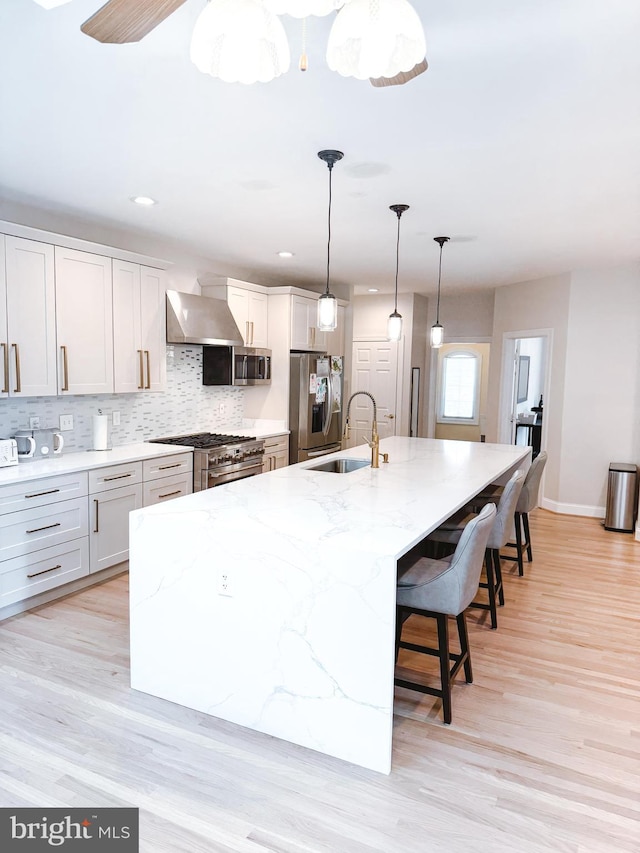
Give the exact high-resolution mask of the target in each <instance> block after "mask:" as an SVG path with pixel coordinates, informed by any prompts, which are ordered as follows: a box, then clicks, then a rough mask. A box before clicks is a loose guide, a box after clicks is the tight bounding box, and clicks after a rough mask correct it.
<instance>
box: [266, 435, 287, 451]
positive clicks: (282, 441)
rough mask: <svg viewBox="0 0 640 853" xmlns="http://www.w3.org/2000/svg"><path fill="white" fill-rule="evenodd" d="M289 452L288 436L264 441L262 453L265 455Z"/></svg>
mask: <svg viewBox="0 0 640 853" xmlns="http://www.w3.org/2000/svg"><path fill="white" fill-rule="evenodd" d="M283 450H284V451H286V452H287V453H288V452H289V436H288V435H285V436H276V437H275V438H265V440H264V452H265V455H267V454H268V453H278V452H280V451H283Z"/></svg>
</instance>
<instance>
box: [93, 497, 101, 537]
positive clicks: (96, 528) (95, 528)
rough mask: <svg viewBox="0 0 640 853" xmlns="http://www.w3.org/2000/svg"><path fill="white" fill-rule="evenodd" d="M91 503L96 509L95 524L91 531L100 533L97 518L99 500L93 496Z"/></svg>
mask: <svg viewBox="0 0 640 853" xmlns="http://www.w3.org/2000/svg"><path fill="white" fill-rule="evenodd" d="M93 503H94V506H95V509H96V526H95V527H94V528H93V532H94V533H100V525H99V523H98V521H99V519H98V507H99V506H100V502H99V501H98V500H97V499H96V498H94V499H93Z"/></svg>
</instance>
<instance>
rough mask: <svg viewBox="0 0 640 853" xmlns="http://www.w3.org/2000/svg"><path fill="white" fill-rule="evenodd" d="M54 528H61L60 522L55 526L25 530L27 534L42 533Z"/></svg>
mask: <svg viewBox="0 0 640 853" xmlns="http://www.w3.org/2000/svg"><path fill="white" fill-rule="evenodd" d="M53 527H60V522H59V521H56V523H55V524H47V525H46V527H34V528H33V530H25V533H40V531H41V530H51V529H52V528H53Z"/></svg>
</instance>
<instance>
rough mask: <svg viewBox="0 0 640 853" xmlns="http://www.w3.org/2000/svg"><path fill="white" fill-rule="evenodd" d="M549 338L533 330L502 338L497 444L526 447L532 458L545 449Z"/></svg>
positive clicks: (545, 332) (544, 331)
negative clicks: (529, 448)
mask: <svg viewBox="0 0 640 853" xmlns="http://www.w3.org/2000/svg"><path fill="white" fill-rule="evenodd" d="M552 336H553V330H552V329H536V330H530V331H526V332H524V331H523V332H506V333H505V335H504V337H503V349H502V351H503V362H502V378H501V393H500V412H499V424H498V441H499V442H500V443H501V444H519V445H524V446H527V445H528V446H530V447H531V448H532V456H533V458H534V459H535V457H536V456H537V455H538V453H540V450H541V449H544V447H545V446H546V425H547V422H548V404H549V382H550V375H551V344H552ZM545 416H546V417H545Z"/></svg>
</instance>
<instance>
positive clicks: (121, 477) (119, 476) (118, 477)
mask: <svg viewBox="0 0 640 853" xmlns="http://www.w3.org/2000/svg"><path fill="white" fill-rule="evenodd" d="M126 477H133V474H132V473H131V472H129V473H128V474H115V475H114V476H113V477H104V478H103V479H104V482H105V483H110V482H111V480H124V479H126Z"/></svg>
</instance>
